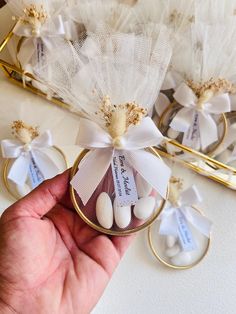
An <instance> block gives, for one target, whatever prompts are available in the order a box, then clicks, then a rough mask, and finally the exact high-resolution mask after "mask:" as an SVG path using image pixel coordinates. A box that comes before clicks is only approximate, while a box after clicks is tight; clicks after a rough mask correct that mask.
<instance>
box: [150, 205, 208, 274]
mask: <svg viewBox="0 0 236 314" xmlns="http://www.w3.org/2000/svg"><path fill="white" fill-rule="evenodd" d="M193 208H194V209H196V210H197V211H199V212H200V213H201V211H200V210H199V209H197V208H196V207H193ZM210 243H211V239H210V237H209V238H208V242H207V246H206V249H205V251H204V252H203V254H202V255H201V256H200V257H199V258H198V259H197V260H196V261H195V262H193V263H191V264H189V265H185V266H176V265H173V264H170V263H168V262H167V261H165V260H164V259H163V258H162V257H160V255H159V254H158V252H157V250H156V249H155V247H154V244H153V237H152V226H150V227H149V228H148V244H149V247H150V249H151V251H152V253H153V255H154V256H155V257H156V259H157V260H158V261H159V262H160V263H162V264H164V265H165V266H167V267H169V268H172V269H178V270H184V269H190V268H192V267H194V266H196V265H197V264H199V263H200V262H201V261H202V260H203V258H204V257H205V256H206V254H207V253H208V251H209V248H210Z"/></svg>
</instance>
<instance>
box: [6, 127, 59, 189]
mask: <svg viewBox="0 0 236 314" xmlns="http://www.w3.org/2000/svg"><path fill="white" fill-rule="evenodd" d="M52 146H53V143H52V135H51V132H50V131H46V132H44V133H42V134H41V135H39V136H38V137H36V138H35V139H33V140H32V141H31V143H28V144H22V142H20V141H19V140H3V141H1V149H2V155H3V157H4V158H14V159H15V161H14V162H13V164H12V166H11V168H10V171H9V173H8V179H10V180H12V181H13V182H15V183H16V184H17V185H20V186H22V185H23V184H24V183H25V182H26V180H27V176H28V172H29V167H30V163H31V160H32V158H33V160H34V162H35V164H36V165H37V167H38V169H39V170H40V172H41V173H42V175H43V177H44V179H49V178H52V177H53V176H55V175H56V174H58V172H59V169H58V167H57V166H56V164H55V163H54V162H53V161H52V159H51V158H49V156H48V155H47V154H46V152H45V151H44V149H45V148H47V147H52Z"/></svg>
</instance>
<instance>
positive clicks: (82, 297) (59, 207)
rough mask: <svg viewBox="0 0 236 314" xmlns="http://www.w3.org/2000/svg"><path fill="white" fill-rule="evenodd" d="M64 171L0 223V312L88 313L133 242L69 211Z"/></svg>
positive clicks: (12, 207) (35, 313)
mask: <svg viewBox="0 0 236 314" xmlns="http://www.w3.org/2000/svg"><path fill="white" fill-rule="evenodd" d="M68 182H69V172H68V171H67V172H65V173H64V174H62V175H59V176H57V177H55V178H54V179H51V180H48V181H46V182H44V183H43V184H42V185H41V186H39V187H38V188H37V189H36V190H34V191H33V192H31V193H30V194H29V195H27V196H26V197H25V198H23V199H22V200H20V201H18V202H16V203H15V204H14V205H12V206H11V207H9V208H8V209H7V210H6V211H5V212H4V213H3V215H2V217H1V219H0V313H24V314H40V313H43V314H47V313H48V314H59V313H66V314H70V313H76V314H83V313H90V311H91V310H92V308H93V307H94V306H95V304H96V303H97V301H98V300H99V298H100V297H101V295H102V293H103V291H104V289H105V287H106V285H107V283H108V281H109V279H110V278H111V275H112V273H113V272H114V270H115V268H116V266H117V265H118V263H119V261H120V259H121V257H122V255H123V254H124V252H125V250H126V248H127V247H128V245H129V243H130V241H131V239H132V237H130V236H129V237H122V238H121V237H108V236H106V235H102V234H99V233H98V232H97V231H95V230H93V229H91V228H90V227H88V226H87V225H86V224H85V223H84V222H83V221H82V220H81V219H80V217H79V216H78V214H77V213H76V212H75V211H74V210H73V209H72V208H71V205H70V202H69V197H68V185H69V183H68Z"/></svg>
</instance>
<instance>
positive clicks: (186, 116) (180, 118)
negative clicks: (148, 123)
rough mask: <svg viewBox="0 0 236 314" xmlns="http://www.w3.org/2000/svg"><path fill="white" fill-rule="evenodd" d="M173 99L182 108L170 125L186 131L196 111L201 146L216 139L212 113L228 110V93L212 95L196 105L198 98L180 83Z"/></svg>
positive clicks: (203, 146) (205, 145)
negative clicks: (200, 104) (200, 105)
mask: <svg viewBox="0 0 236 314" xmlns="http://www.w3.org/2000/svg"><path fill="white" fill-rule="evenodd" d="M173 96H174V98H175V100H176V101H177V102H178V103H179V104H180V105H182V106H183V107H184V108H182V109H180V111H179V112H178V113H177V114H176V116H175V117H174V118H173V120H172V122H171V124H170V127H172V128H173V129H174V130H176V131H179V132H184V133H185V132H187V131H188V130H189V128H190V127H191V126H192V123H193V118H194V115H195V113H196V112H198V114H199V133H200V143H201V147H202V148H203V149H205V148H206V147H207V146H209V145H210V144H212V143H213V142H215V141H217V140H218V132H217V125H216V122H215V120H214V119H213V117H212V114H221V113H224V112H229V111H230V110H231V109H230V98H229V95H228V93H224V94H220V95H216V96H213V97H212V98H211V99H210V100H209V101H207V102H206V103H203V104H202V107H201V108H200V107H199V106H198V105H197V102H198V98H197V96H196V95H195V94H194V92H193V91H192V89H191V88H190V87H188V86H187V85H186V84H185V83H182V84H181V85H180V86H179V87H178V88H177V89H176V91H175V93H174V95H173Z"/></svg>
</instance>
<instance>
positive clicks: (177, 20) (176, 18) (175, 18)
mask: <svg viewBox="0 0 236 314" xmlns="http://www.w3.org/2000/svg"><path fill="white" fill-rule="evenodd" d="M194 20H195V17H194V15H191V16H186V17H185V15H184V14H183V13H181V12H179V11H177V10H176V9H174V10H173V11H172V12H171V13H170V15H169V19H168V23H169V24H170V25H171V24H174V25H178V26H180V25H182V24H183V22H185V23H186V24H188V23H193V22H194Z"/></svg>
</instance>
